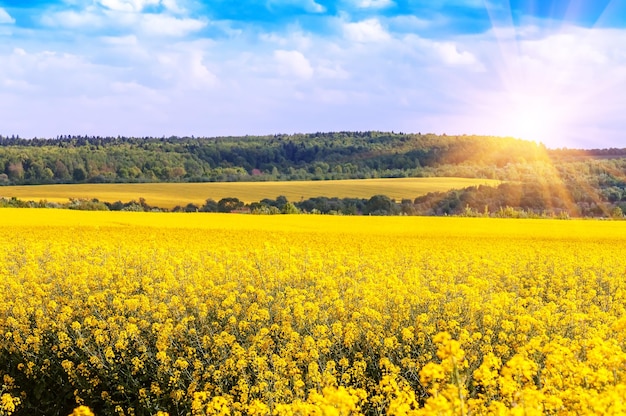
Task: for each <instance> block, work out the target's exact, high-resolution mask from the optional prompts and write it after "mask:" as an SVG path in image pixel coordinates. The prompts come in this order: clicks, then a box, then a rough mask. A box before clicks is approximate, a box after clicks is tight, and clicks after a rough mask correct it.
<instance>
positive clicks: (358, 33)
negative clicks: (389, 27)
mask: <svg viewBox="0 0 626 416" xmlns="http://www.w3.org/2000/svg"><path fill="white" fill-rule="evenodd" d="M343 32H344V35H345V37H346V38H347V39H348V40H351V41H354V42H360V43H367V42H383V41H387V40H389V39H390V38H391V36H390V35H389V33H387V31H386V30H385V29H384V28H383V27H382V25H381V24H380V21H379V20H378V19H367V20H362V21H360V22H356V23H344V25H343Z"/></svg>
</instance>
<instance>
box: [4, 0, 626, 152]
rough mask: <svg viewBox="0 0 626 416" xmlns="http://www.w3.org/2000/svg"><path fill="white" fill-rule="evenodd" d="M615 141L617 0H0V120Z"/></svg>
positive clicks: (114, 132) (621, 30) (618, 131)
mask: <svg viewBox="0 0 626 416" xmlns="http://www.w3.org/2000/svg"><path fill="white" fill-rule="evenodd" d="M346 130H348V131H367V130H378V131H395V132H400V131H401V132H405V133H436V134H447V135H458V134H468V135H469V134H475V135H495V136H509V137H518V138H523V139H527V140H533V141H536V142H541V143H544V144H545V145H546V146H548V147H551V148H556V147H569V148H608V147H619V148H626V0H554V1H551V0H0V134H1V135H5V136H11V135H19V136H20V137H26V138H32V137H40V138H42V137H43V138H53V137H57V136H59V135H89V136H92V135H93V136H118V135H122V136H140V137H143V136H155V137H163V136H166V137H169V136H196V137H198V136H204V137H213V136H229V135H237V136H238V135H246V134H250V135H264V134H280V133H286V134H292V133H314V132H329V131H346Z"/></svg>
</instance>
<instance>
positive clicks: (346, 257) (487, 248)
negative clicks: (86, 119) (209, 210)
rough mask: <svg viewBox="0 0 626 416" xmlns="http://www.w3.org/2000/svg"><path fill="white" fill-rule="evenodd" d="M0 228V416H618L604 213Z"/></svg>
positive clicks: (621, 331) (622, 404) (617, 274)
mask: <svg viewBox="0 0 626 416" xmlns="http://www.w3.org/2000/svg"><path fill="white" fill-rule="evenodd" d="M0 217H1V218H2V222H1V223H0V231H1V232H2V234H3V239H2V242H0V291H1V293H3V294H4V296H3V297H2V299H0V377H3V385H2V389H1V391H0V414H11V413H13V412H16V413H15V414H28V415H30V414H69V413H71V412H72V409H74V408H77V407H79V406H80V405H84V406H87V407H90V408H91V409H92V410H93V411H94V412H95V413H96V414H98V415H108V414H119V415H133V414H134V415H149V414H150V415H152V414H161V415H164V414H165V413H166V412H167V413H169V414H170V415H179V414H181V415H183V414H191V415H213V414H215V415H217V414H220V415H236V414H242V415H270V414H272V415H273V414H276V415H331V414H332V415H361V414H367V415H382V414H388V415H431V414H446V415H447V414H450V415H457V414H458V415H469V414H478V415H487V414H494V415H496V414H497V415H509V414H510V415H522V414H525V415H543V414H555V415H570V414H571V415H584V414H595V415H605V414H614V415H617V414H624V412H626V399H625V398H626V352H625V350H626V279H625V277H626V257H624V255H623V252H624V247H626V222H622V221H615V222H609V221H606V222H600V221H556V220H498V219H488V218H424V217H333V216H307V215H294V216H290V215H281V216H242V215H229V214H196V213H194V214H165V213H124V212H84V211H79V212H76V211H65V210H36V209H25V210H17V209H2V210H0ZM76 412H77V413H76V414H79V413H78V412H83V413H81V414H89V411H88V409H87V408H86V407H82V408H80V410H76ZM159 412H160V413H159Z"/></svg>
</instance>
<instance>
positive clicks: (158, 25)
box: [140, 14, 207, 36]
mask: <svg viewBox="0 0 626 416" xmlns="http://www.w3.org/2000/svg"><path fill="white" fill-rule="evenodd" d="M206 25H207V22H206V21H204V20H198V19H191V18H181V19H179V18H176V17H173V16H167V15H164V14H144V15H142V16H141V20H140V26H141V29H142V31H143V32H145V33H147V34H151V35H158V36H185V35H188V34H189V33H192V32H196V31H198V30H200V29H202V28H204V27H205V26H206Z"/></svg>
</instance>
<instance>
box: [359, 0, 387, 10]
mask: <svg viewBox="0 0 626 416" xmlns="http://www.w3.org/2000/svg"><path fill="white" fill-rule="evenodd" d="M354 5H355V6H356V7H359V8H362V9H384V8H387V7H391V6H393V5H395V3H394V2H393V1H392V0H355V1H354Z"/></svg>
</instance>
